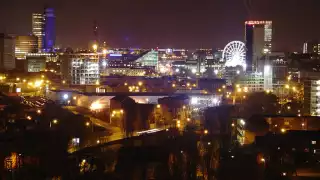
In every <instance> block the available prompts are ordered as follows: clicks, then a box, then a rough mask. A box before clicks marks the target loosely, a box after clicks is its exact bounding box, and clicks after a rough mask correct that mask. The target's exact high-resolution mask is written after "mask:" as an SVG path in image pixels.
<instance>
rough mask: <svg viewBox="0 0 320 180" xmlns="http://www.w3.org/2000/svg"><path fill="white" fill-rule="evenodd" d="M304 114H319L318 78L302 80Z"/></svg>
mask: <svg viewBox="0 0 320 180" xmlns="http://www.w3.org/2000/svg"><path fill="white" fill-rule="evenodd" d="M303 101H304V102H303V106H304V114H305V115H312V116H320V80H306V81H304V98H303Z"/></svg>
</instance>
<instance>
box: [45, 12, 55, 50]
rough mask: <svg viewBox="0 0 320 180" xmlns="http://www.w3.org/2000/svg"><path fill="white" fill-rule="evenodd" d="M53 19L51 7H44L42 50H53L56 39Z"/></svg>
mask: <svg viewBox="0 0 320 180" xmlns="http://www.w3.org/2000/svg"><path fill="white" fill-rule="evenodd" d="M55 21H56V17H55V15H54V9H53V8H46V9H45V10H44V41H43V44H44V50H45V51H46V52H50V51H53V49H54V46H55V41H56V32H55Z"/></svg>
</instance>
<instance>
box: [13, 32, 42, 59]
mask: <svg viewBox="0 0 320 180" xmlns="http://www.w3.org/2000/svg"><path fill="white" fill-rule="evenodd" d="M15 41H16V42H15V56H16V58H17V59H18V60H21V59H26V54H27V53H36V52H38V38H37V36H34V35H32V36H16V38H15Z"/></svg>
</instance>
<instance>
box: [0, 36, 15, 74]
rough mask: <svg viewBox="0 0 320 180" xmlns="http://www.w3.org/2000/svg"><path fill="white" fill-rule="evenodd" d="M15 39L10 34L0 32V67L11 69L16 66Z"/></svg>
mask: <svg viewBox="0 0 320 180" xmlns="http://www.w3.org/2000/svg"><path fill="white" fill-rule="evenodd" d="M14 47H15V41H14V38H13V37H12V36H9V35H7V34H0V69H2V70H12V69H14V68H15V67H16V63H15V62H16V61H15V48H14Z"/></svg>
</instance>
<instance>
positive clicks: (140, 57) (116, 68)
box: [100, 50, 158, 76]
mask: <svg viewBox="0 0 320 180" xmlns="http://www.w3.org/2000/svg"><path fill="white" fill-rule="evenodd" d="M102 61H103V60H102ZM157 68H158V52H157V51H155V50H150V51H145V52H142V53H140V54H109V55H108V60H106V61H105V62H102V63H100V73H101V75H103V76H110V75H123V76H152V75H154V74H155V72H156V70H157Z"/></svg>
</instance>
